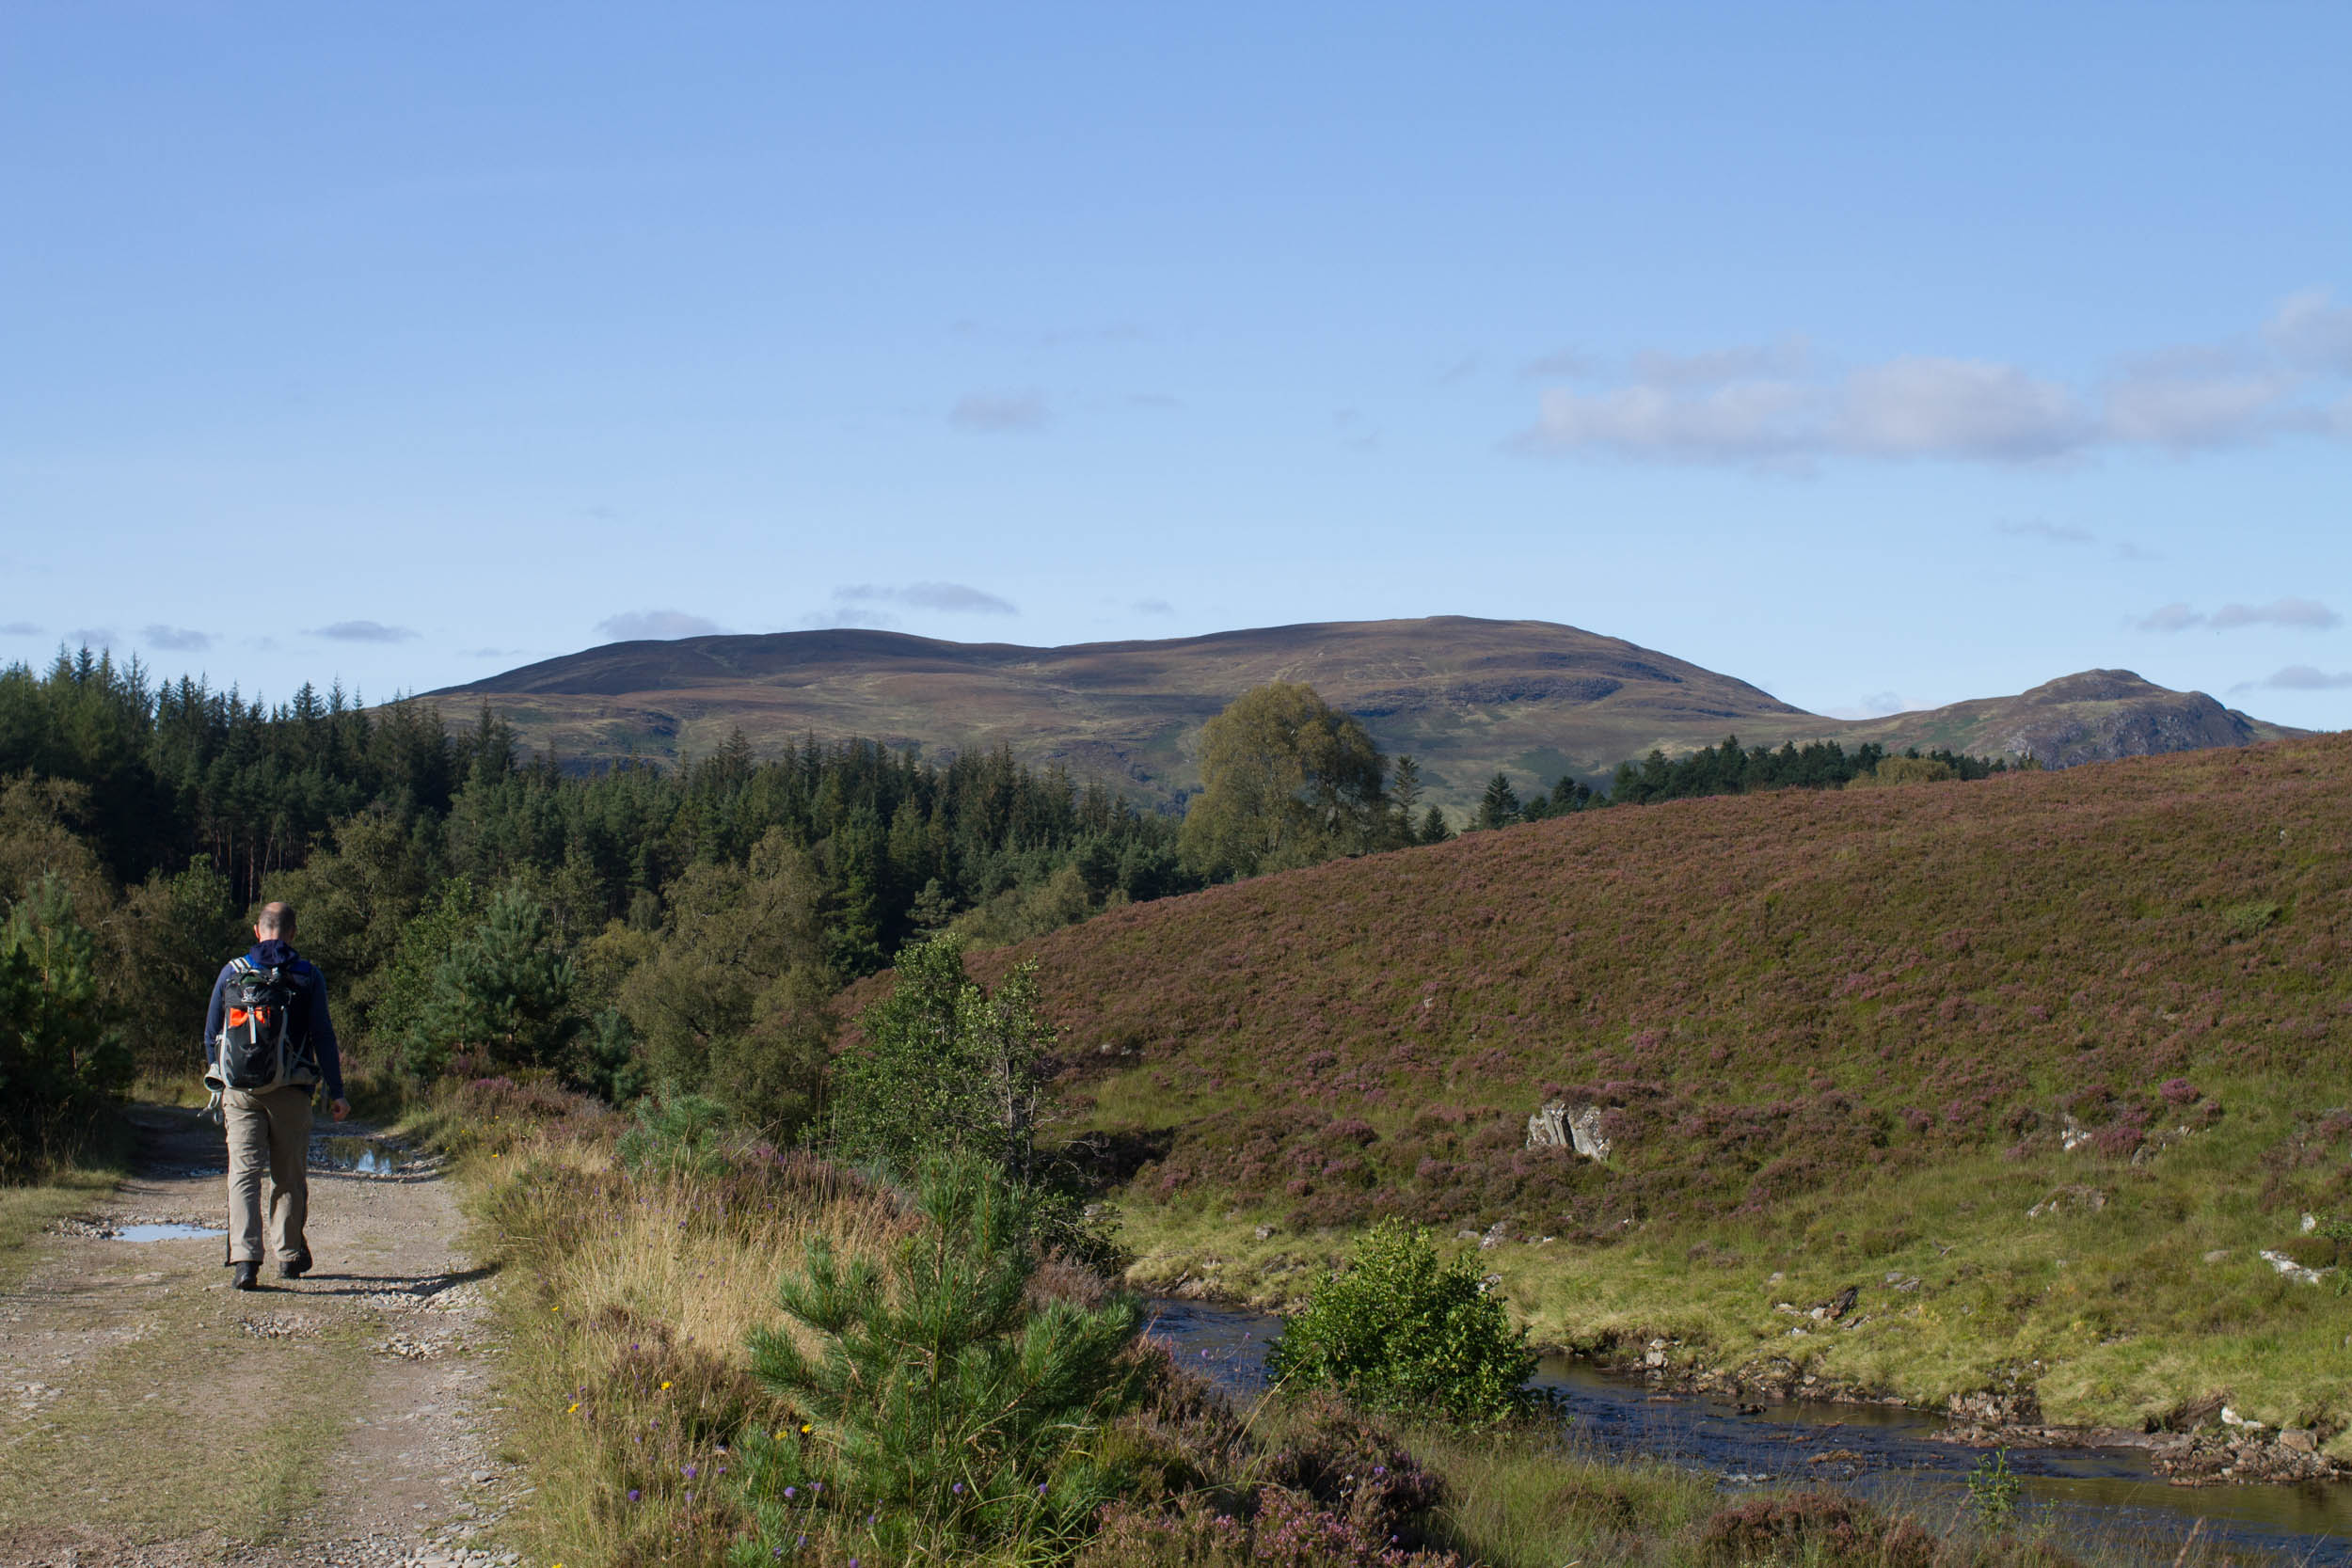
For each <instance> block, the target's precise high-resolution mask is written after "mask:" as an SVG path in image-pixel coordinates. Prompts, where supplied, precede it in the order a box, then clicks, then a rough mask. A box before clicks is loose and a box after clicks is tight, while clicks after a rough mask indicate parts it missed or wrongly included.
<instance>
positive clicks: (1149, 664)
mask: <svg viewBox="0 0 2352 1568" xmlns="http://www.w3.org/2000/svg"><path fill="white" fill-rule="evenodd" d="M1270 680H1293V681H1304V682H1307V683H1308V684H1310V685H1311V686H1313V687H1314V688H1315V689H1316V690H1318V691H1319V692H1321V693H1322V694H1323V696H1324V698H1325V700H1326V701H1327V702H1329V703H1331V704H1332V705H1334V706H1336V707H1340V708H1343V709H1345V710H1346V711H1348V712H1350V713H1353V714H1355V715H1357V716H1358V717H1359V718H1360V719H1362V720H1363V721H1364V723H1365V724H1366V725H1367V726H1368V727H1369V728H1370V729H1371V731H1372V733H1373V735H1374V736H1375V738H1376V739H1377V740H1378V741H1379V743H1380V745H1381V747H1382V748H1383V750H1385V751H1386V752H1388V753H1389V754H1390V755H1391V756H1394V755H1397V754H1400V753H1403V752H1410V753H1411V754H1412V755H1413V756H1415V757H1416V758H1418V759H1419V760H1420V761H1421V763H1422V772H1423V777H1424V779H1425V780H1426V781H1427V782H1428V784H1429V786H1430V794H1431V796H1432V798H1433V799H1435V800H1439V801H1441V802H1443V803H1446V804H1449V805H1452V806H1454V807H1456V808H1457V809H1458V808H1461V807H1465V806H1467V805H1469V804H1470V802H1471V801H1473V800H1475V799H1476V798H1477V795H1478V792H1479V791H1480V789H1481V788H1482V787H1483V786H1484V785H1485V784H1486V780H1487V779H1488V778H1490V777H1491V776H1492V775H1493V774H1494V773H1495V772H1496V771H1498V770H1501V771H1502V772H1505V773H1508V774H1510V775H1511V776H1512V777H1513V779H1514V780H1515V781H1516V782H1517V783H1518V785H1519V786H1520V787H1521V788H1522V789H1527V788H1531V787H1549V785H1550V784H1552V783H1553V782H1554V781H1555V780H1557V779H1558V778H1559V777H1560V776H1561V775H1562V774H1564V773H1574V774H1576V775H1577V776H1579V777H1581V778H1582V779H1585V780H1586V781H1588V782H1591V783H1594V784H1599V783H1601V782H1603V781H1605V780H1606V778H1607V777H1608V775H1609V774H1610V773H1611V772H1612V771H1613V769H1614V768H1616V765H1617V764H1618V763H1620V762H1622V761H1625V760H1626V759H1627V758H1629V757H1639V756H1642V755H1644V754H1645V753H1646V752H1648V751H1649V750H1650V749H1651V748H1653V747H1660V748H1663V749H1664V750H1666V751H1667V752H1678V751H1686V750H1689V749H1691V748H1692V747H1696V746H1703V745H1709V744H1712V743H1714V742H1716V741H1718V740H1721V739H1722V738H1723V737H1724V735H1725V734H1727V733H1729V734H1737V735H1738V736H1740V739H1741V740H1742V741H1743V742H1748V743H1755V742H1757V741H1763V742H1769V743H1771V744H1773V745H1777V744H1779V743H1780V742H1782V741H1784V740H1796V741H1799V742H1803V741H1805V740H1813V739H1836V740H1838V741H1840V742H1843V743H1844V744H1846V745H1848V746H1852V745H1855V744H1858V743H1860V742H1862V741H1866V740H1877V741H1880V742H1882V743H1883V744H1885V745H1888V746H1891V747H1897V748H1899V747H1902V746H1909V745H1918V746H1920V747H1922V748H1923V749H1924V748H1932V747H1935V746H1950V747H1952V748H1954V749H1955V750H1960V751H1964V752H1971V753H1975V754H1982V755H2002V754H2016V753H2024V752H2032V753H2033V754H2035V755H2037V756H2039V757H2041V758H2042V761H2043V762H2044V763H2046V764H2050V765H2053V766H2059V767H2064V766H2070V765H2072V764H2074V763H2078V762H2088V761H2094V760H2098V759H2102V758H2107V757H2116V756H2128V755H2135V754H2140V753H2146V752H2169V751H2182V750H2189V749H2195V748H2201V747H2207V746H2231V745H2243V744H2245V743H2247V742H2249V741H2253V740H2260V739H2269V738H2275V737H2277V736H2280V735H2283V734H2289V733H2293V732H2289V731H2284V730H2281V729H2280V728H2278V727H2277V726H2273V725H2268V724H2264V723H2262V722H2260V721H2256V720H2253V719H2249V717H2247V716H2246V715H2245V714H2242V713H2238V712H2236V711H2234V710H2233V709H2230V708H2225V707H2223V706H2222V705H2220V704H2219V703H2217V702H2216V701H2214V700H2213V699H2212V698H2211V697H2208V696H2206V695H2204V694H2203V693H2201V692H2181V691H2170V690H2167V689H2164V688H2162V687H2159V686H2153V685H2151V684H2150V683H2148V682H2146V681H2143V680H2141V679H2140V678H2139V677H2138V676H2137V675H2134V674H2131V673H2128V672H2123V671H2111V670H2100V671H2089V672H2086V673H2082V674H2078V675H2069V676H2067V677H2065V678H2064V679H2061V680H2057V681H2052V682H2050V683H2049V684H2048V685H2046V686H2041V687H2036V688H2035V689H2033V690H2031V691H2028V692H2026V693H2025V694H2023V695H2022V696H2017V697H1993V698H1985V699H1981V700H1979V701H1975V702H1969V703H1960V704H1955V705H1952V706H1950V707H1945V708H1936V709H1933V710H1931V711H1929V712H1924V713H1905V714H1896V715H1893V716H1891V717H1888V718H1883V719H1871V720H1864V721H1840V720H1836V719H1826V718H1823V717H1821V716H1820V715H1818V714H1812V713H1807V712H1805V711H1804V709H1802V708H1797V707H1792V706H1790V705H1788V704H1787V703H1784V702H1781V701H1779V700H1778V699H1776V698H1774V697H1772V695H1771V694H1770V693H1768V692H1765V691H1762V690H1759V689H1756V687H1753V686H1750V685H1748V684H1747V683H1746V682H1744V681H1741V680H1738V679H1736V678H1734V677H1732V676H1729V675H1724V674H1719V673H1715V672H1714V671H1711V670H1705V669H1702V668H1700V667H1699V666H1697V665H1695V664H1691V663H1688V662H1686V661H1684V660H1682V659H1678V658H1675V657H1671V656H1670V655H1666V654H1662V653H1658V652H1656V651H1654V650H1651V649H1648V648H1644V647H1640V646H1638V645H1637V644H1634V643H1631V642H1628V641H1623V640H1622V639H1619V638H1613V637H1602V636H1599V635H1597V634H1596V633H1593V632H1588V631H1581V630H1579V629H1578V628H1576V627H1574V626H1556V625H1553V624H1551V623H1549V622H1544V621H1486V620H1477V619H1472V618H1470V617H1466V616H1433V617H1430V618H1427V619H1423V620H1416V621H1343V622H1329V623H1323V624H1315V625H1305V626H1270V627H1264V628H1261V629H1256V630H1248V631H1229V632H1217V633H1214V634H1211V635H1209V636H1206V637H1186V638H1170V639H1167V640H1165V641H1134V642H1089V643H1080V644H1077V645H1075V646H1072V647H1065V648H1027V647H1020V646H1016V645H1013V644H1010V643H1001V642H982V643H965V642H945V641H935V640H932V639H930V638H922V637H908V636H904V635H901V634H899V633H897V632H884V631H864V630H853V629H844V630H834V631H803V632H778V633H774V634H772V635H769V636H757V637H693V638H685V639H681V640H679V641H639V642H616V643H612V644H610V645H609V646H606V647H601V648H592V649H589V650H587V651H586V652H584V653H578V654H571V655H567V656H565V657H562V658H552V659H548V660H546V661H544V662H542V663H538V664H532V665H526V666H524V667H523V668H521V669H519V670H513V671H509V672H507V673H504V674H501V675H496V676H493V677H491V678H490V679H488V680H483V681H476V682H473V683H472V684H470V685H467V686H459V687H452V688H449V689H445V690H442V691H437V692H433V693H430V695H431V696H433V697H437V698H444V699H451V700H453V703H452V707H453V711H452V712H451V713H450V717H451V718H452V719H453V720H454V719H457V718H459V717H461V715H460V714H458V713H457V712H456V711H454V700H459V699H462V700H465V701H466V702H467V703H469V704H471V703H486V704H487V705H489V706H490V707H491V708H492V709H493V710H495V711H497V712H498V713H500V714H501V715H502V716H503V717H504V718H505V719H506V720H507V721H510V722H511V723H513V724H514V725H515V726H516V728H517V730H518V731H519V732H520V733H521V735H522V736H523V738H524V740H525V741H526V742H527V743H528V744H530V745H532V746H533V747H535V748H539V749H552V750H553V751H554V752H556V753H557V754H559V755H561V756H564V757H566V758H596V757H610V756H617V755H621V754H623V753H627V752H634V753H636V754H638V755H641V756H651V757H657V758H675V757H678V756H680V755H689V754H691V755H705V754H707V753H709V752H713V751H716V750H717V749H718V748H719V747H720V746H722V745H723V744H724V743H725V742H726V740H727V738H728V736H730V735H731V734H732V733H733V732H735V731H736V730H741V731H742V732H743V734H744V736H746V738H747V739H749V741H750V742H751V744H752V746H753V748H754V749H755V751H757V752H762V753H773V752H777V751H780V750H781V749H783V748H784V747H786V746H787V745H790V744H793V743H796V742H797V741H799V740H800V739H801V737H802V736H805V735H811V734H813V735H815V736H818V738H820V739H833V738H839V737H845V736H866V737H870V738H873V739H877V740H881V741H884V742H887V743H889V744H892V745H894V746H895V745H903V744H917V745H920V746H922V747H923V748H924V749H925V751H926V752H928V753H930V754H933V755H940V754H947V753H956V752H967V751H971V750H974V749H993V748H994V747H997V746H1009V747H1010V748H1011V749H1012V751H1013V752H1014V753H1015V754H1016V755H1018V756H1019V757H1021V758H1022V759H1023V760H1025V761H1026V762H1029V763H1031V764H1035V765H1045V764H1052V763H1059V764H1061V765H1063V766H1064V767H1066V768H1069V769H1070V770H1071V772H1072V773H1073V774H1074V775H1076V776H1078V777H1080V778H1088V777H1093V778H1100V779H1103V780H1104V781H1105V782H1106V783H1110V784H1115V785H1117V786H1119V787H1120V788H1123V789H1125V790H1126V791H1128V792H1129V793H1130V794H1131V795H1133V796H1135V797H1136V798H1138V799H1140V800H1146V801H1152V802H1159V803H1165V802H1168V801H1171V800H1176V799H1178V798H1180V797H1181V796H1182V795H1183V794H1184V792H1185V791H1187V790H1189V789H1191V788H1194V787H1197V785H1198V784H1199V772H1198V769H1197V767H1196V765H1195V761H1194V756H1193V747H1194V743H1195V741H1196V738H1197V736H1198V734H1199V731H1200V726H1201V724H1202V723H1203V722H1204V721H1207V720H1208V719H1209V718H1210V717H1212V716H1213V715H1215V714H1216V712H1217V711H1218V710H1219V709H1220V708H1222V707H1223V706H1224V705H1226V704H1227V703H1229V702H1231V701H1232V699H1233V698H1234V697H1236V696H1238V695H1239V694H1240V693H1241V692H1243V691H1245V690H1248V689H1249V688H1251V687H1253V686H1257V685H1260V684H1262V683H1263V682H1265V681H1270Z"/></svg>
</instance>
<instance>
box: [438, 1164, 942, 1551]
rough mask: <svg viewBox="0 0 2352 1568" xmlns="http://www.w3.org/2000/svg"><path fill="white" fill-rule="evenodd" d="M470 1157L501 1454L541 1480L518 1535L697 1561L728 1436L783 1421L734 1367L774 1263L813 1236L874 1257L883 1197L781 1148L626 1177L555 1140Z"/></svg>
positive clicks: (883, 1218)
mask: <svg viewBox="0 0 2352 1568" xmlns="http://www.w3.org/2000/svg"><path fill="white" fill-rule="evenodd" d="M470 1169H471V1172H472V1174H473V1175H474V1177H475V1178H476V1180H477V1192H478V1195H479V1197H478V1201H479V1204H480V1209H481V1213H482V1216H483V1219H484V1221H485V1226H486V1227H490V1228H492V1229H494V1230H496V1231H497V1232H498V1233H499V1234H500V1236H501V1239H502V1241H503V1243H504V1250H505V1254H506V1266H507V1269H508V1270H509V1271H510V1272H509V1280H508V1284H507V1287H506V1288H505V1289H504V1290H503V1291H501V1309H502V1313H503V1315H504V1317H505V1319H506V1322H507V1326H508V1329H509V1336H510V1337H509V1354H508V1359H507V1373H506V1379H507V1393H508V1396H509V1403H510V1409H511V1411H512V1426H511V1428H510V1430H511V1433H512V1438H511V1445H512V1453H511V1457H512V1458H513V1459H514V1460H515V1461H516V1462H518V1463H521V1464H524V1465H528V1466H529V1468H530V1469H531V1471H532V1475H533V1478H534V1480H535V1481H537V1483H538V1486H539V1494H538V1497H537V1498H536V1499H535V1503H534V1506H533V1507H532V1510H530V1512H529V1516H528V1518H527V1520H524V1521H522V1523H521V1528H522V1532H523V1534H524V1535H525V1537H526V1544H528V1545H529V1546H531V1547H532V1548H535V1549H536V1550H537V1551H538V1552H541V1553H544V1554H545V1555H546V1556H547V1557H548V1559H549V1560H560V1561H563V1562H565V1563H568V1564H571V1565H573V1568H599V1565H603V1564H609V1563H621V1562H628V1563H637V1562H651V1561H664V1560H677V1561H698V1560H705V1559H706V1558H707V1557H708V1556H710V1555H712V1552H713V1549H714V1548H715V1547H716V1545H717V1544H718V1543H719V1542H721V1541H722V1540H723V1538H724V1537H725V1536H726V1535H728V1534H730V1533H732V1530H733V1528H734V1525H735V1515H734V1513H733V1512H732V1504H731V1502H730V1501H729V1500H728V1498H727V1497H726V1496H725V1494H724V1489H723V1488H722V1487H719V1486H716V1485H712V1484H709V1482H710V1481H713V1480H715V1479H716V1477H717V1476H718V1475H719V1474H720V1473H721V1471H722V1469H723V1466H724V1465H725V1464H726V1455H725V1452H724V1450H723V1447H722V1445H723V1442H724V1440H725V1437H726V1435H727V1434H728V1433H732V1432H733V1431H735V1430H736V1429H737V1427H738V1425H739V1422H740V1421H741V1420H742V1419H743V1418H746V1417H749V1416H752V1415H755V1414H763V1413H764V1414H767V1415H770V1416H772V1417H773V1418H777V1419H781V1418H782V1413H781V1410H780V1408H779V1407H774V1406H772V1405H771V1403H770V1402H769V1401H768V1399H767V1396H765V1395H764V1394H763V1393H762V1392H761V1391H760V1390H759V1389H758V1388H756V1387H755V1386H754V1385H753V1384H752V1382H751V1380H750V1378H749V1375H748V1371H747V1370H746V1369H747V1363H748V1361H749V1353H748V1350H747V1345H746V1341H747V1340H748V1338H749V1337H750V1335H751V1333H752V1331H753V1330H754V1329H755V1328H757V1327H764V1326H770V1325H772V1324H774V1323H777V1322H778V1321H779V1320H780V1319H781V1318H782V1316H783V1314H782V1313H781V1312H780V1311H779V1309H778V1307H777V1306H776V1282H777V1278H778V1276H779V1275H780V1274H781V1273H782V1272H783V1271H784V1270H786V1269H787V1268H790V1267H792V1266H795V1265H797V1264H798V1262H799V1261H800V1259H801V1257H802V1255H803V1248H804V1246H805V1245H806V1243H808V1242H809V1241H810V1240H812V1239H816V1238H819V1237H821V1238H824V1239H826V1240H828V1241H830V1242H831V1243H833V1244H834V1247H835V1248H836V1249H837V1250H838V1251H839V1252H841V1253H842V1254H843V1255H844V1256H848V1257H856V1256H862V1255H866V1256H870V1255H879V1254H880V1253H881V1252H882V1249H883V1248H884V1247H885V1246H886V1245H887V1244H888V1243H889V1241H890V1240H891V1238H892V1237H893V1236H894V1235H896V1234H898V1232H899V1230H900V1227H901V1222H900V1221H899V1219H898V1217H897V1212H896V1205H895V1203H894V1202H893V1201H892V1200H891V1198H890V1197H889V1196H888V1195H887V1194H884V1193H881V1192H877V1191H875V1190H873V1189H870V1188H866V1187H865V1186H864V1185H863V1184H862V1183H859V1182H858V1181H857V1180H856V1179H855V1178H853V1177H845V1176H844V1175H843V1174H842V1173H840V1172H837V1171H834V1170H832V1169H830V1168H829V1167H826V1166H823V1165H821V1164H818V1163H817V1162H815V1161H813V1160H797V1159H795V1158H794V1157H791V1156H786V1157H784V1158H783V1159H782V1160H779V1161H777V1162H775V1163H773V1164H770V1165H766V1166H760V1165H752V1166H749V1167H739V1168H738V1169H736V1170H734V1171H732V1172H730V1173H729V1174H727V1175H726V1176H723V1177H719V1178H715V1179H714V1178H696V1177H683V1176H674V1177H669V1178H653V1179H642V1178H641V1179H635V1180H632V1179H628V1178H626V1177H624V1176H623V1175H622V1174H621V1173H619V1172H618V1171H617V1170H615V1169H614V1168H613V1166H612V1158H611V1155H610V1152H609V1150H607V1149H605V1148H601V1147H599V1146H596V1145H593V1144H582V1143H579V1142H575V1141H571V1140H568V1139H565V1138H564V1137H562V1136H560V1135H542V1136H538V1137H533V1138H528V1139H524V1140H520V1141H518V1142H516V1143H515V1144H513V1145H511V1146H509V1147H508V1148H506V1149H504V1150H502V1151H501V1152H500V1153H499V1154H498V1155H497V1157H495V1158H489V1157H485V1158H482V1159H479V1160H476V1161H474V1162H473V1163H472V1164H471V1167H470ZM810 1348H814V1347H813V1346H812V1347H810ZM690 1465H691V1466H692V1467H693V1468H694V1471H695V1474H694V1475H693V1476H691V1477H690V1476H689V1475H688V1474H687V1469H688V1466H690ZM697 1481H701V1482H702V1484H699V1485H698V1484H696V1482H697ZM632 1491H634V1492H635V1493H636V1494H637V1496H636V1497H634V1499H632V1498H631V1497H630V1493H631V1492H632ZM698 1554H699V1555H698Z"/></svg>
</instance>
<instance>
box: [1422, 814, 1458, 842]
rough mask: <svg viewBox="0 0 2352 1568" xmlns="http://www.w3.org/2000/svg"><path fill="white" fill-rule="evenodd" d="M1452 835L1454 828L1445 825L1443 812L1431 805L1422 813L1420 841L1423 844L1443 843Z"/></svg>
mask: <svg viewBox="0 0 2352 1568" xmlns="http://www.w3.org/2000/svg"><path fill="white" fill-rule="evenodd" d="M1453 836H1454V830H1453V829H1452V828H1449V827H1447V826H1446V821H1445V813H1444V812H1442V811H1439V810H1438V808H1437V807H1436V806H1434V805H1433V806H1431V807H1430V808H1429V809H1428V810H1427V811H1426V812H1423V813H1422V818H1421V841H1422V843H1423V844H1443V843H1444V842H1445V841H1446V840H1447V839H1449V838H1452V837H1453Z"/></svg>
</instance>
